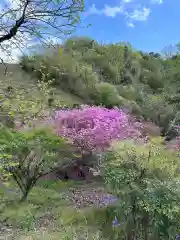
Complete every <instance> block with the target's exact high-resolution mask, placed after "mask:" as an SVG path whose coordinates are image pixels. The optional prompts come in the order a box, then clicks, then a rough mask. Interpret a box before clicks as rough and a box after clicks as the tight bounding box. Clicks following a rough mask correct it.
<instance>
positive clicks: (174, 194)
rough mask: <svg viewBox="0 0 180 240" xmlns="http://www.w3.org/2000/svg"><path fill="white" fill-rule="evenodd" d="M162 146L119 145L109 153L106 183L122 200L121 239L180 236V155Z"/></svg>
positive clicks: (118, 211)
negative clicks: (179, 234)
mask: <svg viewBox="0 0 180 240" xmlns="http://www.w3.org/2000/svg"><path fill="white" fill-rule="evenodd" d="M161 142H162V139H159V138H158V139H152V140H151V142H150V143H148V144H147V145H138V146H137V145H134V144H133V143H132V142H119V143H118V144H116V145H115V146H114V147H113V148H112V150H111V151H109V152H108V153H107V158H106V166H105V181H106V184H107V186H108V187H109V189H110V190H111V191H113V193H114V195H116V196H118V197H119V199H120V203H119V205H118V206H116V207H115V209H114V210H115V212H116V213H115V214H116V217H117V218H118V221H119V223H120V225H119V226H117V228H118V229H119V232H120V237H119V238H118V239H127V240H128V239H143V240H146V239H148V240H151V239H152V240H153V239H154V240H155V239H163V240H165V239H175V235H176V234H178V233H179V217H180V204H179V203H180V188H179V183H180V172H179V169H180V162H179V155H178V154H179V153H177V152H175V151H168V150H165V149H164V147H163V146H162V145H161Z"/></svg>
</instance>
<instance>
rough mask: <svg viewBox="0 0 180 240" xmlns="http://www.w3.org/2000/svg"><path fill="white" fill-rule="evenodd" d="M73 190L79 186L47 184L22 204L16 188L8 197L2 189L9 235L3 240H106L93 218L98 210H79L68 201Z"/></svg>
mask: <svg viewBox="0 0 180 240" xmlns="http://www.w3.org/2000/svg"><path fill="white" fill-rule="evenodd" d="M11 187H12V186H11ZM69 187H77V186H76V184H75V183H73V182H69V183H68V184H67V183H62V182H61V181H57V182H43V184H40V185H39V186H38V187H35V188H34V189H33V190H32V192H31V193H30V195H29V197H28V199H27V201H26V202H24V203H21V204H19V203H18V200H19V192H18V191H17V192H15V191H14V190H15V189H16V188H15V187H12V189H13V190H12V192H11V193H9V194H8V195H7V193H6V194H5V193H4V192H3V191H2V189H1V190H0V224H1V226H2V225H3V226H6V227H5V228H8V229H9V232H7V231H5V232H4V233H2V232H0V239H2V238H1V237H2V236H3V237H4V238H5V237H7V236H12V235H13V236H14V238H13V239H15V240H19V239H20V240H27V239H28V240H40V239H42V238H43V239H45V240H50V239H52V240H60V239H61V240H65V239H66V240H67V239H69V240H84V239H87V240H93V239H94V240H95V239H96V240H105V238H102V237H101V236H100V231H99V230H98V222H97V221H96V220H95V218H94V215H93V214H94V211H92V210H95V209H93V208H90V209H82V210H76V209H75V208H73V207H72V206H71V205H70V203H69V202H68V201H67V199H66V194H67V191H68V188H69ZM95 222H96V223H95ZM5 239H6V238H5ZM9 239H11V238H9Z"/></svg>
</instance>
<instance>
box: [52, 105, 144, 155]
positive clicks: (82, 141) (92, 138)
mask: <svg viewBox="0 0 180 240" xmlns="http://www.w3.org/2000/svg"><path fill="white" fill-rule="evenodd" d="M55 127H56V133H57V134H58V135H60V136H64V137H66V138H68V139H70V140H71V141H72V142H73V144H74V145H75V146H77V147H79V148H80V149H81V150H82V151H88V152H93V151H102V150H104V149H106V148H108V147H109V146H110V144H111V142H112V141H113V140H123V139H139V138H141V137H142V134H141V128H142V126H141V124H140V123H138V122H136V121H135V120H134V119H133V118H132V117H131V116H130V115H128V114H127V113H125V112H124V111H123V110H120V109H117V108H115V109H106V108H103V107H94V106H93V107H90V106H82V107H81V108H80V109H73V110H59V111H57V112H56V113H55Z"/></svg>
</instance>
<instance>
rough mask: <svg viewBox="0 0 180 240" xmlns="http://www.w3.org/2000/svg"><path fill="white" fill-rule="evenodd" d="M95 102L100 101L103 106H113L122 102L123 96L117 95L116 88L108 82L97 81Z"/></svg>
mask: <svg viewBox="0 0 180 240" xmlns="http://www.w3.org/2000/svg"><path fill="white" fill-rule="evenodd" d="M95 94H96V96H95V97H94V99H95V103H97V104H99V103H101V104H102V105H103V106H105V107H113V106H118V105H120V104H122V101H123V98H122V97H120V96H119V94H118V92H117V89H116V87H115V86H114V85H112V84H110V83H105V82H101V83H97V84H96V93H95Z"/></svg>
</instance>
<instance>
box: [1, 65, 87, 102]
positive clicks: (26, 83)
mask: <svg viewBox="0 0 180 240" xmlns="http://www.w3.org/2000/svg"><path fill="white" fill-rule="evenodd" d="M7 67H8V68H7V75H6V76H5V75H4V73H5V66H4V65H3V64H0V89H2V88H4V87H6V86H12V87H14V88H16V89H21V88H24V89H27V93H28V95H29V97H30V98H32V97H33V98H36V97H37V96H38V94H39V91H38V89H37V87H36V83H35V81H36V79H34V78H33V77H32V76H30V75H29V74H27V73H25V72H24V71H23V70H22V69H21V67H20V66H19V65H18V64H8V65H7ZM53 91H54V98H55V99H57V100H58V101H59V102H60V104H62V105H65V106H71V105H72V104H81V103H83V102H82V100H81V99H79V98H78V97H76V96H73V95H72V94H69V93H66V92H64V91H62V90H61V89H60V88H56V89H54V90H53Z"/></svg>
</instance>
